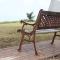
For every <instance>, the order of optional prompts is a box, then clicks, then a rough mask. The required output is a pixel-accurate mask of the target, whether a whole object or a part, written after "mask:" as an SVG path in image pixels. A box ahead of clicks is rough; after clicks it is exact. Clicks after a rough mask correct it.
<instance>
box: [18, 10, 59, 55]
mask: <svg viewBox="0 0 60 60" xmlns="http://www.w3.org/2000/svg"><path fill="white" fill-rule="evenodd" d="M42 11H43V9H41V10H40V11H39V14H38V17H37V20H36V22H35V23H34V24H29V23H26V22H24V21H21V23H23V26H22V29H18V30H17V32H21V40H20V45H19V48H18V51H21V47H22V43H23V41H24V36H25V35H27V36H28V37H29V41H30V39H31V36H32V40H31V42H32V43H33V45H34V50H35V55H38V52H37V49H36V44H35V35H36V30H39V29H45V28H46V29H49V28H52V27H49V26H47V27H45V26H44V27H39V28H38V25H39V22H41V21H40V20H41V17H42V15H41V12H42ZM43 12H49V13H50V11H43ZM56 13H57V12H53V14H55V15H56ZM51 15H52V14H51ZM58 16H59V13H58ZM44 19H45V18H44ZM25 25H31V26H33V30H32V31H31V32H26V31H25V30H24V26H25ZM56 27H57V26H56ZM59 27H60V25H59V26H58V28H59ZM53 28H55V26H53ZM58 32H59V31H58ZM56 36H60V35H57V32H54V36H53V39H52V42H51V44H53V43H54V40H55V37H56Z"/></svg>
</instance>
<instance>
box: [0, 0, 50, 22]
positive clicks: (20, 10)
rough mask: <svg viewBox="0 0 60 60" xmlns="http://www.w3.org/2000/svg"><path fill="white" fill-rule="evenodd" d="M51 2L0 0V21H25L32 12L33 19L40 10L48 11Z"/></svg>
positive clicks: (42, 0)
mask: <svg viewBox="0 0 60 60" xmlns="http://www.w3.org/2000/svg"><path fill="white" fill-rule="evenodd" d="M50 1H51V0H0V21H9V20H11V21H13V20H19V19H26V18H27V17H26V13H30V12H32V11H33V13H34V15H35V18H36V16H37V14H38V11H39V10H40V9H41V8H42V9H44V10H48V8H49V5H50Z"/></svg>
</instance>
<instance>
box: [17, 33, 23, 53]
mask: <svg viewBox="0 0 60 60" xmlns="http://www.w3.org/2000/svg"><path fill="white" fill-rule="evenodd" d="M21 35H22V37H21V41H20V45H19V48H18V51H19V52H20V51H21V47H22V43H23V40H24V33H21Z"/></svg>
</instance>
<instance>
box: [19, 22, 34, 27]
mask: <svg viewBox="0 0 60 60" xmlns="http://www.w3.org/2000/svg"><path fill="white" fill-rule="evenodd" d="M20 22H21V23H23V25H32V26H34V25H35V24H30V23H27V22H25V21H20Z"/></svg>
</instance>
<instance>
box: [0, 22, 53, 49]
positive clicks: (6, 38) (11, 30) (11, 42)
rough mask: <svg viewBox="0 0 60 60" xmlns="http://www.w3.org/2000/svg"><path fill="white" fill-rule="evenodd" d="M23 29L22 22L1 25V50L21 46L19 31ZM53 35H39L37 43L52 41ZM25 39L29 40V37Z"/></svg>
mask: <svg viewBox="0 0 60 60" xmlns="http://www.w3.org/2000/svg"><path fill="white" fill-rule="evenodd" d="M21 27H22V24H21V23H20V22H15V23H4V24H0V48H5V47H8V46H16V45H19V42H20V36H21V34H20V33H17V29H21ZM27 28H30V26H27ZM52 35H53V34H37V35H36V41H41V40H50V39H52ZM49 36H50V37H49ZM25 38H26V39H27V40H28V38H27V37H25ZM24 43H28V42H24Z"/></svg>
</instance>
